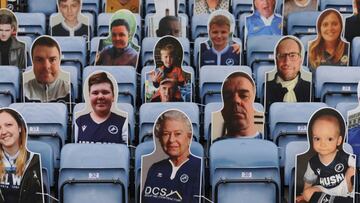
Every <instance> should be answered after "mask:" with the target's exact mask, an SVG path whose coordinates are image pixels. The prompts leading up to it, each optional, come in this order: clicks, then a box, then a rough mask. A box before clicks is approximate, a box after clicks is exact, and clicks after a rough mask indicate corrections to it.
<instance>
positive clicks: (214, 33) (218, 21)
mask: <svg viewBox="0 0 360 203" xmlns="http://www.w3.org/2000/svg"><path fill="white" fill-rule="evenodd" d="M230 16H232V15H231V14H230V13H226V12H225V11H219V12H217V11H216V12H214V15H213V17H212V18H210V21H209V23H208V33H209V38H210V40H208V41H206V42H203V43H201V44H200V67H202V66H204V65H228V66H235V65H240V47H241V45H239V44H237V43H236V42H234V41H232V33H233V32H234V30H233V29H234V28H233V26H232V23H233V22H234V20H233V19H232V20H230V19H229V17H230Z"/></svg>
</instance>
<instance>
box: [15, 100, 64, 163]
mask: <svg viewBox="0 0 360 203" xmlns="http://www.w3.org/2000/svg"><path fill="white" fill-rule="evenodd" d="M10 107H11V108H13V109H15V110H17V111H18V112H19V113H21V114H22V115H23V117H24V119H25V121H26V123H27V126H28V136H29V140H35V139H36V140H39V141H43V142H46V143H48V144H49V145H51V147H52V149H53V152H54V154H53V156H54V167H55V168H59V162H60V150H61V148H62V146H64V144H65V141H66V140H67V137H68V136H67V122H68V111H67V107H66V105H65V104H63V103H14V104H11V105H10Z"/></svg>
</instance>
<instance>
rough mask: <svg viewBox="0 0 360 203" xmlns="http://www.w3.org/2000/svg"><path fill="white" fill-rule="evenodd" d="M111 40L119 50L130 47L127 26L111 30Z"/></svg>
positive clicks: (115, 27)
mask: <svg viewBox="0 0 360 203" xmlns="http://www.w3.org/2000/svg"><path fill="white" fill-rule="evenodd" d="M111 40H112V44H113V46H114V47H115V48H117V49H123V48H126V47H127V46H128V43H129V31H128V30H127V28H126V26H124V25H119V26H114V27H112V28H111Z"/></svg>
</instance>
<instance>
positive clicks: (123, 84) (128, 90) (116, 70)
mask: <svg viewBox="0 0 360 203" xmlns="http://www.w3.org/2000/svg"><path fill="white" fill-rule="evenodd" d="M98 70H102V71H108V72H109V73H111V74H112V76H113V77H114V78H115V79H116V81H117V84H118V91H119V92H118V102H124V103H129V104H131V105H133V106H135V102H136V70H135V69H134V67H132V66H87V67H86V68H85V69H84V72H83V77H82V78H83V85H84V82H85V80H86V78H87V77H88V76H89V75H90V74H91V73H93V72H95V71H98ZM115 95H116V94H115Z"/></svg>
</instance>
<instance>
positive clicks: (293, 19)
mask: <svg viewBox="0 0 360 203" xmlns="http://www.w3.org/2000/svg"><path fill="white" fill-rule="evenodd" d="M319 15H320V12H319V11H304V12H294V13H289V15H288V20H287V33H288V34H289V35H295V36H297V37H301V36H304V35H316V34H317V31H316V21H317V18H318V16H319Z"/></svg>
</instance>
